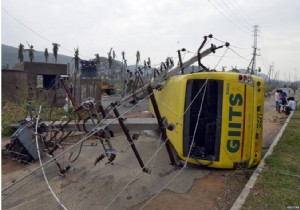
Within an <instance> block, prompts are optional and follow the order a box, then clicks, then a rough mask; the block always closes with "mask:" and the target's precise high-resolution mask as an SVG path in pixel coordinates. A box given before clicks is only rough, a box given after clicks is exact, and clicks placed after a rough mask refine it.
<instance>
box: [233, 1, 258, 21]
mask: <svg viewBox="0 0 300 210" xmlns="http://www.w3.org/2000/svg"><path fill="white" fill-rule="evenodd" d="M235 3H236V5H238V7H239V9H240V11H241V12H242V14H244V15H245V18H246V19H249V20H251V22H252V23H254V21H253V20H252V19H251V17H250V16H249V15H247V13H246V12H245V10H244V9H243V8H242V7H241V6H240V4H239V3H238V1H235ZM251 25H254V24H251Z"/></svg>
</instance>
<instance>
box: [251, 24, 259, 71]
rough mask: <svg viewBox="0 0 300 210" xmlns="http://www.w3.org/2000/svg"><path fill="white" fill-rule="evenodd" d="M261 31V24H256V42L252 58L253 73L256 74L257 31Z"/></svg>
mask: <svg viewBox="0 0 300 210" xmlns="http://www.w3.org/2000/svg"><path fill="white" fill-rule="evenodd" d="M258 31H259V26H258V25H255V26H254V31H253V32H254V35H253V36H254V44H253V54H252V55H253V58H252V67H251V74H252V75H253V74H254V71H255V70H256V56H258V55H257V36H258V35H257V32H258Z"/></svg>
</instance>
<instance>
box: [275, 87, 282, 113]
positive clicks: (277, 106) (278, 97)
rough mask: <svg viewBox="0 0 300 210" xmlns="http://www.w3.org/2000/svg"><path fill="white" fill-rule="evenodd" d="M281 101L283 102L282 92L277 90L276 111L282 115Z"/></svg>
mask: <svg viewBox="0 0 300 210" xmlns="http://www.w3.org/2000/svg"><path fill="white" fill-rule="evenodd" d="M280 101H281V98H280V90H276V92H275V107H276V111H277V112H279V113H280V104H279V102H280Z"/></svg>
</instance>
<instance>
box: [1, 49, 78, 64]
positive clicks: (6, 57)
mask: <svg viewBox="0 0 300 210" xmlns="http://www.w3.org/2000/svg"><path fill="white" fill-rule="evenodd" d="M1 50H2V55H1V65H2V68H6V67H7V65H8V66H9V69H11V68H12V67H13V66H14V65H15V64H17V63H19V60H18V48H16V47H11V46H8V45H4V44H2V45H1ZM50 51H51V49H48V52H50ZM24 61H30V60H29V56H28V52H24ZM34 61H35V62H45V57H44V52H41V51H35V52H34ZM71 62H72V57H70V56H66V55H61V54H58V56H57V63H58V64H67V63H71ZM48 63H55V60H54V56H53V53H49V57H48Z"/></svg>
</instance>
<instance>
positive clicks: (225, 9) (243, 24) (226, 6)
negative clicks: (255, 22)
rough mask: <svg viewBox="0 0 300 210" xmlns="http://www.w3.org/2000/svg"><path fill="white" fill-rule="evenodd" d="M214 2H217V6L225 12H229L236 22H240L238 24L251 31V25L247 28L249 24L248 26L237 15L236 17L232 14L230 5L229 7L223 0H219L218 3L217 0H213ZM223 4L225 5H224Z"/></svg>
mask: <svg viewBox="0 0 300 210" xmlns="http://www.w3.org/2000/svg"><path fill="white" fill-rule="evenodd" d="M215 2H217V4H219V6H220V7H221V8H222V9H223V11H225V12H226V13H227V14H229V15H230V16H231V17H232V18H233V20H234V21H235V22H236V23H237V24H240V25H241V26H242V27H244V28H245V29H246V30H248V31H251V30H250V28H251V27H252V26H250V28H249V26H248V25H247V24H245V23H244V22H243V21H241V20H240V19H239V18H238V17H236V16H235V15H234V13H232V11H231V9H230V7H229V6H228V5H227V4H226V3H225V2H224V1H223V0H221V2H222V4H220V3H219V2H218V1H217V0H215ZM224 6H225V7H224Z"/></svg>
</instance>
